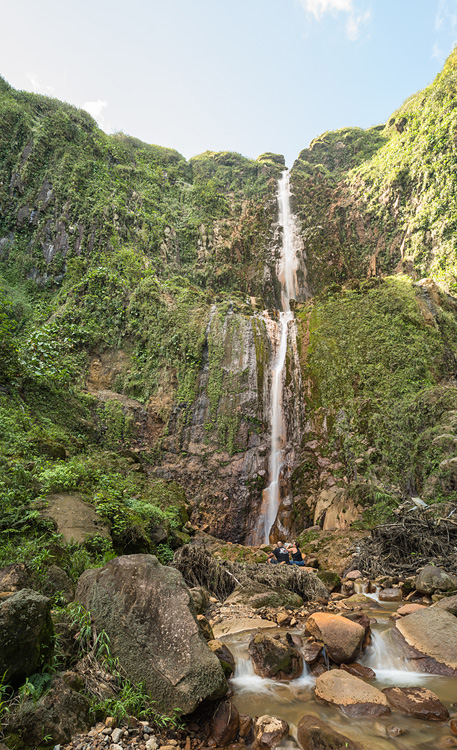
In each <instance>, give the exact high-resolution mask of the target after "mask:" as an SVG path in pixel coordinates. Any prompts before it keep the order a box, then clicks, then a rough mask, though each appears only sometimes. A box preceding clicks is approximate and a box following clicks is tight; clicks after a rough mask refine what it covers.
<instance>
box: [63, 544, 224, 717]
mask: <svg viewBox="0 0 457 750" xmlns="http://www.w3.org/2000/svg"><path fill="white" fill-rule="evenodd" d="M76 599H77V600H78V601H80V602H81V603H82V604H83V605H84V606H85V607H86V609H88V610H90V612H91V614H92V617H93V619H94V621H95V624H96V627H97V629H98V630H105V631H106V633H107V634H108V636H109V638H110V642H111V652H112V654H113V656H114V657H116V658H118V659H119V662H120V665H121V667H122V669H123V670H124V672H125V673H126V675H127V677H128V678H129V679H130V680H132V682H134V683H138V682H144V684H145V687H146V689H147V690H148V691H149V693H150V694H151V696H152V698H153V699H154V700H156V701H157V703H158V705H159V706H163V708H164V709H165V710H173V709H174V708H179V709H180V710H181V711H182V712H183V713H184V714H188V713H191V712H192V711H194V710H195V708H196V707H197V706H198V704H199V703H200V702H201V701H202V700H204V699H206V698H208V699H215V698H217V697H222V695H224V694H225V692H226V690H227V683H226V680H225V676H224V672H223V669H222V667H221V665H220V662H219V659H218V658H217V656H215V654H213V653H212V651H211V650H210V649H209V648H208V646H207V644H206V642H205V640H204V638H203V636H202V634H201V631H200V628H199V626H198V624H197V621H196V618H195V614H194V613H195V610H194V607H193V604H192V598H191V595H190V593H189V589H188V588H187V586H186V584H185V583H184V580H183V578H182V575H181V573H179V571H177V570H175V569H174V568H168V567H165V566H162V565H160V563H159V561H158V560H157V558H155V557H154V556H152V555H128V556H124V557H117V558H115V559H114V560H111V561H110V562H109V563H107V564H106V565H104V566H103V568H98V569H97V570H86V572H85V573H83V575H82V576H81V578H80V579H79V582H78V587H77V590H76Z"/></svg>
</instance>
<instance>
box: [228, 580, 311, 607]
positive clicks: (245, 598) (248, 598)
mask: <svg viewBox="0 0 457 750" xmlns="http://www.w3.org/2000/svg"><path fill="white" fill-rule="evenodd" d="M225 604H244V605H245V606H248V607H252V608H253V609H259V608H260V607H301V606H302V605H303V599H302V598H301V596H298V594H294V593H293V592H292V591H288V590H287V589H285V588H279V587H278V588H274V589H272V588H269V587H268V586H264V585H263V584H261V583H252V584H248V585H245V586H238V587H237V588H236V589H235V591H233V593H232V594H230V596H229V597H228V599H226V600H225Z"/></svg>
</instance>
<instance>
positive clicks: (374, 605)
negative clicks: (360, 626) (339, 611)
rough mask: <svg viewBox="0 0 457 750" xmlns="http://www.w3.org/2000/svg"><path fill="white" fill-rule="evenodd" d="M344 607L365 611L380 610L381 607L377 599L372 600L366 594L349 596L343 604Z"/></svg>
mask: <svg viewBox="0 0 457 750" xmlns="http://www.w3.org/2000/svg"><path fill="white" fill-rule="evenodd" d="M342 604H343V605H345V606H346V607H360V608H362V607H363V608H364V609H380V605H379V604H378V602H377V601H376V599H372V598H371V597H369V596H365V594H353V595H352V596H348V598H347V599H345V600H344V602H342Z"/></svg>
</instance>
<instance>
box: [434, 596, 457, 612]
mask: <svg viewBox="0 0 457 750" xmlns="http://www.w3.org/2000/svg"><path fill="white" fill-rule="evenodd" d="M432 606H433V607H436V608H437V609H444V610H445V611H446V612H450V613H451V615H455V616H456V617H457V595H456V596H445V597H444V599H440V601H439V602H436V604H433V605H432Z"/></svg>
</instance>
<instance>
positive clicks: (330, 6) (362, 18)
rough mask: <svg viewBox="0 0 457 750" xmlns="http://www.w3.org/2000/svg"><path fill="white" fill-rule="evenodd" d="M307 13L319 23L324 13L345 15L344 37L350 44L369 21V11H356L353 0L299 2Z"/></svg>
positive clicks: (301, 0) (307, 0)
mask: <svg viewBox="0 0 457 750" xmlns="http://www.w3.org/2000/svg"><path fill="white" fill-rule="evenodd" d="M300 2H301V4H302V6H303V8H304V9H305V11H306V12H307V13H309V14H310V15H312V16H314V18H315V19H316V21H319V20H320V19H321V18H322V16H324V15H325V13H332V15H335V14H336V13H340V12H342V13H347V14H348V18H347V21H346V36H347V38H348V39H349V40H350V41H351V42H355V41H356V40H357V39H358V38H359V35H360V30H361V28H362V26H364V25H365V24H366V23H368V21H369V20H370V19H371V13H370V11H369V10H366V11H362V12H360V11H358V10H357V8H356V7H355V5H354V0H300Z"/></svg>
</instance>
